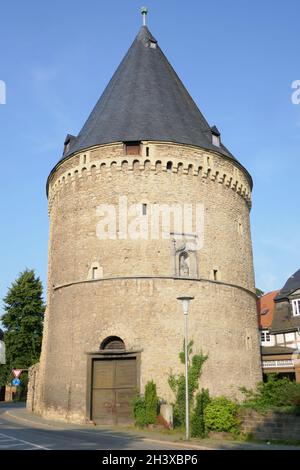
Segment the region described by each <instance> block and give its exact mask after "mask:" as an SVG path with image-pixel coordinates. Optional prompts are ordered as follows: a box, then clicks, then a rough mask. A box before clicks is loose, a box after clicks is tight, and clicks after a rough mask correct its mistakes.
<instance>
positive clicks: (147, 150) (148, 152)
mask: <svg viewBox="0 0 300 470" xmlns="http://www.w3.org/2000/svg"><path fill="white" fill-rule="evenodd" d="M149 155H150V149H149V147H146V157H149Z"/></svg>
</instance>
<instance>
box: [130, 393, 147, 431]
mask: <svg viewBox="0 0 300 470" xmlns="http://www.w3.org/2000/svg"><path fill="white" fill-rule="evenodd" d="M133 415H134V424H135V425H136V426H138V427H139V428H143V427H144V426H146V424H147V423H146V404H145V399H144V397H142V396H140V395H138V396H137V397H135V398H134V400H133Z"/></svg>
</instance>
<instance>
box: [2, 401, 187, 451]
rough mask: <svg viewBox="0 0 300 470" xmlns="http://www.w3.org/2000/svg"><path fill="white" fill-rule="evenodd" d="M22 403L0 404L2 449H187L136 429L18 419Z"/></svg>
mask: <svg viewBox="0 0 300 470" xmlns="http://www.w3.org/2000/svg"><path fill="white" fill-rule="evenodd" d="M18 411H20V405H18V404H1V406H0V451H1V450H73V449H74V450H75V449H77V450H99V449H104V450H130V449H134V450H139V449H140V450H188V449H187V447H183V446H181V445H180V444H176V443H164V442H156V441H155V440H152V439H148V438H144V437H143V436H139V435H138V434H135V433H127V432H122V431H116V430H110V429H108V428H105V429H103V428H101V429H97V428H96V429H95V430H94V429H91V428H84V427H83V426H81V427H79V426H71V425H64V424H62V425H60V424H57V425H56V424H55V425H49V424H45V425H43V423H42V422H39V423H35V422H31V421H28V422H27V421H26V419H25V420H24V419H23V420H22V418H21V419H15V418H13V415H14V414H15V415H16V416H17V415H18V413H17V412H18Z"/></svg>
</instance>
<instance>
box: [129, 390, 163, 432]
mask: <svg viewBox="0 0 300 470" xmlns="http://www.w3.org/2000/svg"><path fill="white" fill-rule="evenodd" d="M157 408H158V397H157V394H156V385H155V383H154V382H153V381H151V382H148V383H147V384H146V387H145V396H142V395H137V396H136V397H135V398H134V400H133V415H134V422H135V425H136V426H138V427H141V428H143V427H145V426H148V425H149V424H154V423H155V422H156V417H157Z"/></svg>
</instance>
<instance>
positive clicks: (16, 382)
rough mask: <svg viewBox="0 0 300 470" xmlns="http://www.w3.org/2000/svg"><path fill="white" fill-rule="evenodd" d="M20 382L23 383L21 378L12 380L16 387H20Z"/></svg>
mask: <svg viewBox="0 0 300 470" xmlns="http://www.w3.org/2000/svg"><path fill="white" fill-rule="evenodd" d="M20 383H21V380H20V379H14V380H13V381H12V384H13V385H14V386H15V387H18V386H19V385H20Z"/></svg>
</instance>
